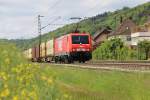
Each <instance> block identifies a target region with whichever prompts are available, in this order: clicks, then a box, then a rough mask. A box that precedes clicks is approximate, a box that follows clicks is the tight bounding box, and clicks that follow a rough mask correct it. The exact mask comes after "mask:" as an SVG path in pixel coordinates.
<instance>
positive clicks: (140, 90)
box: [43, 66, 150, 100]
mask: <svg viewBox="0 0 150 100" xmlns="http://www.w3.org/2000/svg"><path fill="white" fill-rule="evenodd" d="M43 72H44V73H46V74H47V75H50V76H51V75H55V77H56V80H57V82H58V83H60V85H62V87H61V88H62V89H63V90H64V91H65V92H67V93H68V94H69V95H71V96H72V97H73V98H75V99H74V100H77V98H78V99H79V98H80V99H81V100H94V99H95V100H149V99H150V85H149V84H150V74H146V73H127V72H117V71H104V70H88V69H75V68H68V67H63V66H62V67H61V66H59V67H58V66H53V67H46V68H43Z"/></svg>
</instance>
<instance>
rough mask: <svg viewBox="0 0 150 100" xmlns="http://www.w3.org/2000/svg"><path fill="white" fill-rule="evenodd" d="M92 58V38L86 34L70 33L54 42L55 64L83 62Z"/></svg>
mask: <svg viewBox="0 0 150 100" xmlns="http://www.w3.org/2000/svg"><path fill="white" fill-rule="evenodd" d="M91 58H92V38H91V35H90V34H86V33H71V34H67V35H64V36H61V37H59V38H56V39H55V40H54V59H55V62H65V63H73V62H74V61H79V62H85V61H88V60H90V59H91Z"/></svg>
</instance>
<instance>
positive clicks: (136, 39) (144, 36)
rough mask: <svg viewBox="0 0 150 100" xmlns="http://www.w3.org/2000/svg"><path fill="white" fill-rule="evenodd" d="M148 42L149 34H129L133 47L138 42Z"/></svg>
mask: <svg viewBox="0 0 150 100" xmlns="http://www.w3.org/2000/svg"><path fill="white" fill-rule="evenodd" d="M144 40H149V41H150V32H136V33H132V34H131V41H132V43H131V44H132V45H133V46H137V45H138V43H139V42H140V41H144Z"/></svg>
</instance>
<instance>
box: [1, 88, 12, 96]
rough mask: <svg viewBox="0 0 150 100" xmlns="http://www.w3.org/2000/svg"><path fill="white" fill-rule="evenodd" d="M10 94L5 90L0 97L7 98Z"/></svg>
mask: <svg viewBox="0 0 150 100" xmlns="http://www.w3.org/2000/svg"><path fill="white" fill-rule="evenodd" d="M9 94H10V91H9V89H5V90H4V91H2V93H1V94H0V96H1V97H7V96H8V95H9Z"/></svg>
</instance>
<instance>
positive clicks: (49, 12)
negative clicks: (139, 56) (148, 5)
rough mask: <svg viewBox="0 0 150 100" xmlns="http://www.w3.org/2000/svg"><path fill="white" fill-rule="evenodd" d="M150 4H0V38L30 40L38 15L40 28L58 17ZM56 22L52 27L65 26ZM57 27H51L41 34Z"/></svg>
mask: <svg viewBox="0 0 150 100" xmlns="http://www.w3.org/2000/svg"><path fill="white" fill-rule="evenodd" d="M148 1H150V0H0V13H1V14H0V19H1V22H0V38H31V37H34V36H37V35H38V34H37V15H38V14H41V15H44V16H45V17H44V18H42V25H46V24H48V23H50V22H51V21H53V20H54V19H55V18H56V17H57V16H63V17H64V18H65V19H66V18H70V17H73V16H82V17H86V16H93V15H96V14H98V13H102V12H104V11H114V10H116V9H120V8H122V7H123V6H129V7H133V6H136V5H138V4H142V3H145V2H148ZM67 22H68V21H66V20H62V19H61V20H59V21H57V22H55V23H67ZM55 28H56V27H54V26H50V27H48V28H47V29H46V30H44V31H43V32H48V31H50V30H53V29H55Z"/></svg>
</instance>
